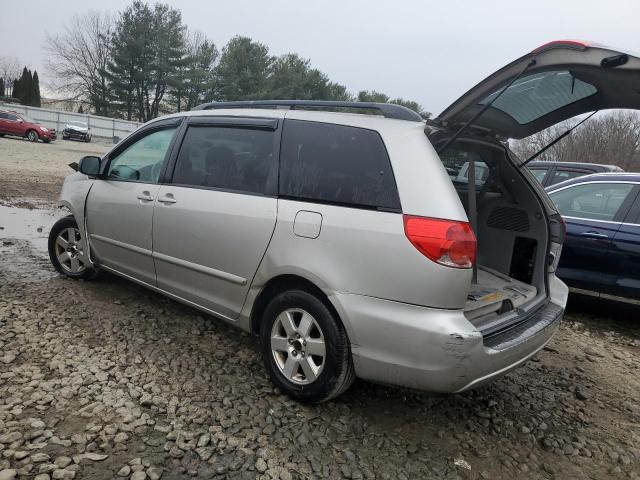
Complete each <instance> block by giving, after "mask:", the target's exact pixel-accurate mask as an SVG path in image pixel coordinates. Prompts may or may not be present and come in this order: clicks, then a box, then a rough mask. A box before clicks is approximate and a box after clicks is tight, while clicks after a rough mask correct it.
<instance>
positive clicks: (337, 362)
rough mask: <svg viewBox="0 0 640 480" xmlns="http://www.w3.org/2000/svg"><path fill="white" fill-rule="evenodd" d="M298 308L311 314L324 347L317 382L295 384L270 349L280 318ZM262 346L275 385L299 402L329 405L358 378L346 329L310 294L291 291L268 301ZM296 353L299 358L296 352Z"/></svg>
mask: <svg viewBox="0 0 640 480" xmlns="http://www.w3.org/2000/svg"><path fill="white" fill-rule="evenodd" d="M298 309H299V310H303V311H304V312H308V313H309V314H310V315H311V317H312V318H313V320H315V322H316V324H317V328H318V329H319V330H316V331H319V332H320V333H321V335H322V337H323V341H324V345H325V356H324V360H323V363H322V369H321V370H320V373H319V375H318V376H317V378H315V380H313V381H312V382H311V383H306V384H300V383H296V382H294V381H292V380H291V379H290V378H288V377H287V376H285V374H284V373H283V372H282V371H281V368H280V367H279V366H278V363H277V361H276V354H275V353H274V351H273V350H272V347H271V335H272V330H273V329H274V324H275V323H276V321H277V318H278V316H279V315H280V314H282V313H283V312H286V311H289V310H298ZM314 328H315V327H314ZM289 343H291V342H289ZM305 345H306V344H305ZM260 347H261V351H262V360H263V363H264V366H265V368H266V369H267V371H268V372H269V375H270V376H271V380H272V381H273V383H274V384H275V385H276V386H277V387H279V388H280V389H282V390H283V391H284V392H285V393H286V394H287V395H289V396H291V397H293V398H295V399H296V400H299V401H302V402H313V403H320V402H326V401H328V400H331V399H332V398H335V397H337V396H338V395H340V394H341V393H343V392H344V391H346V390H347V389H348V388H349V387H350V386H351V384H352V383H353V381H354V379H355V371H354V368H353V361H352V359H351V349H350V346H349V339H348V337H347V334H346V332H345V330H344V327H343V326H342V324H341V323H340V320H339V319H337V318H335V316H334V314H333V313H332V312H331V310H330V309H329V308H328V307H327V305H326V304H325V303H324V302H323V301H322V300H321V299H319V298H318V297H317V296H315V295H314V294H312V293H310V292H308V291H305V290H289V291H286V292H282V293H279V294H278V295H276V296H275V297H274V298H273V299H272V300H271V301H270V302H269V304H268V305H267V308H266V309H265V311H264V313H263V315H262V321H261V325H260ZM304 348H305V347H302V349H304ZM293 353H294V355H296V352H295V351H294V352H293ZM290 354H291V353H289V355H290ZM297 355H302V357H304V353H303V352H298V353H297ZM310 357H312V355H310ZM287 358H288V356H287ZM314 358H315V357H314Z"/></svg>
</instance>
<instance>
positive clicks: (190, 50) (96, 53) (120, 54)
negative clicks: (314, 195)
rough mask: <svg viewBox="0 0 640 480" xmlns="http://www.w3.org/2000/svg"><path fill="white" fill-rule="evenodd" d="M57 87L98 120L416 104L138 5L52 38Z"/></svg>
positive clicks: (92, 16) (160, 8) (166, 9)
mask: <svg viewBox="0 0 640 480" xmlns="http://www.w3.org/2000/svg"><path fill="white" fill-rule="evenodd" d="M45 49H46V51H47V54H48V64H47V66H48V70H49V72H50V74H51V76H52V85H53V87H54V88H55V89H56V90H57V91H59V92H61V93H63V94H64V95H65V96H66V97H67V99H74V100H78V101H81V102H82V103H84V104H85V105H86V106H88V107H89V109H90V110H92V111H93V112H95V113H96V114H97V115H105V116H118V117H123V118H126V119H128V120H138V121H141V122H146V121H148V120H150V119H152V118H155V117H157V116H159V115H161V114H165V113H170V112H176V111H182V110H190V109H192V108H193V107H195V106H196V105H198V104H201V103H204V102H208V101H232V100H256V99H297V100H358V101H381V102H393V103H398V104H401V105H405V106H407V107H409V108H411V109H413V110H415V111H418V112H421V110H422V107H421V106H420V105H419V104H418V103H417V102H414V101H410V100H405V99H402V98H395V99H392V98H389V97H388V96H387V95H385V94H383V93H380V92H376V91H361V92H358V93H357V94H356V95H353V94H351V93H350V92H349V91H348V90H347V88H346V87H345V86H344V85H341V84H339V83H336V82H333V81H331V80H330V79H329V77H328V76H327V75H326V74H325V73H323V72H321V71H320V70H318V69H317V68H313V67H312V65H311V62H310V60H308V59H305V58H302V57H301V56H299V55H298V54H296V53H288V54H285V55H281V56H273V55H271V54H270V53H269V49H268V47H267V46H266V45H264V44H262V43H260V42H257V41H254V40H252V39H251V38H248V37H243V36H235V37H233V38H232V39H231V40H229V42H228V43H227V44H226V45H224V46H223V47H222V49H218V47H217V46H216V45H215V43H214V42H213V41H212V40H210V39H209V38H207V37H206V35H205V34H203V33H201V32H198V31H191V30H189V29H188V28H187V26H186V25H185V24H184V23H183V21H182V16H181V13H180V11H179V10H177V9H175V8H172V7H171V6H169V5H166V4H163V3H156V4H154V5H150V4H148V3H145V2H143V1H139V0H136V1H134V2H133V3H132V4H131V5H129V6H128V7H127V8H126V9H125V10H124V11H122V12H119V13H118V14H116V15H115V16H113V15H111V14H109V13H104V12H99V11H89V12H87V13H85V14H79V15H76V16H75V17H73V19H72V20H71V22H70V23H69V24H68V25H67V26H66V27H65V29H64V31H63V32H61V33H59V34H55V35H47V40H46V43H45Z"/></svg>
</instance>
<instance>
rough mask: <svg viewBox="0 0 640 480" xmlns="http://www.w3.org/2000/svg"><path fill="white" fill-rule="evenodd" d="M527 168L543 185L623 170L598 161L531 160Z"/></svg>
mask: <svg viewBox="0 0 640 480" xmlns="http://www.w3.org/2000/svg"><path fill="white" fill-rule="evenodd" d="M527 167H529V170H531V171H532V172H533V174H534V175H535V177H536V178H537V179H538V181H539V182H540V183H541V184H542V186H544V187H548V186H550V185H555V184H556V183H560V182H564V181H565V180H570V179H572V178H577V177H582V176H584V175H589V174H591V173H604V172H624V170H623V169H622V168H620V167H618V166H616V165H602V164H599V163H580V162H542V161H538V162H536V161H533V162H530V163H528V164H527Z"/></svg>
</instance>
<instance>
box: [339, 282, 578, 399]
mask: <svg viewBox="0 0 640 480" xmlns="http://www.w3.org/2000/svg"><path fill="white" fill-rule="evenodd" d="M554 287H556V288H561V289H562V288H565V289H566V286H564V284H562V283H561V282H559V283H554ZM555 293H556V295H552V296H551V299H550V300H549V301H547V302H546V303H545V304H544V305H542V306H541V307H540V308H538V309H537V310H536V311H535V312H531V313H530V314H528V315H527V316H526V318H523V321H522V322H520V323H519V324H518V325H517V326H515V327H514V328H512V329H511V330H509V331H505V332H502V333H500V334H498V335H492V336H491V337H489V338H484V337H483V335H482V333H481V332H480V331H478V330H477V329H476V328H475V327H474V326H473V325H472V324H471V323H470V322H469V321H468V320H467V319H466V318H465V316H464V313H463V312H462V310H440V309H433V308H426V307H420V306H417V305H410V304H405V303H399V302H392V301H388V300H382V299H378V298H372V297H366V296H362V295H350V294H337V295H333V296H330V297H329V298H330V299H331V301H332V303H333V304H334V306H335V307H336V309H337V310H338V313H339V314H340V316H341V318H342V319H344V320H345V322H344V323H345V327H346V329H347V332H348V334H349V338H350V340H351V345H352V354H353V361H354V365H355V369H356V374H357V376H358V377H360V378H363V379H367V380H371V381H375V382H380V383H386V384H393V385H401V386H405V387H409V388H415V389H420V390H428V391H433V392H442V393H454V392H461V391H464V390H467V389H469V388H473V387H476V386H479V385H481V384H484V383H486V382H489V381H491V380H492V379H493V378H495V377H497V376H499V375H502V374H504V373H506V372H508V371H509V370H511V369H513V368H515V367H517V366H518V365H519V364H521V363H522V362H524V361H526V360H527V359H528V358H530V357H531V356H533V355H534V354H535V353H536V352H537V351H538V350H540V349H541V348H542V347H544V346H545V345H546V344H547V342H549V340H550V339H551V337H552V336H553V334H554V333H555V332H556V330H557V329H558V326H559V323H560V319H561V317H562V313H563V311H564V306H565V302H566V294H564V293H563V292H560V293H561V294H560V295H558V292H555ZM558 299H560V300H558Z"/></svg>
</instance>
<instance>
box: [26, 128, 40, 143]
mask: <svg viewBox="0 0 640 480" xmlns="http://www.w3.org/2000/svg"><path fill="white" fill-rule="evenodd" d="M31 132H34V133H35V134H36V137H38V140H40V134H39V133H38V131H37V130H36V129H35V128H28V129H27V131H26V132H24V136H25V138H29V133H31Z"/></svg>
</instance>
